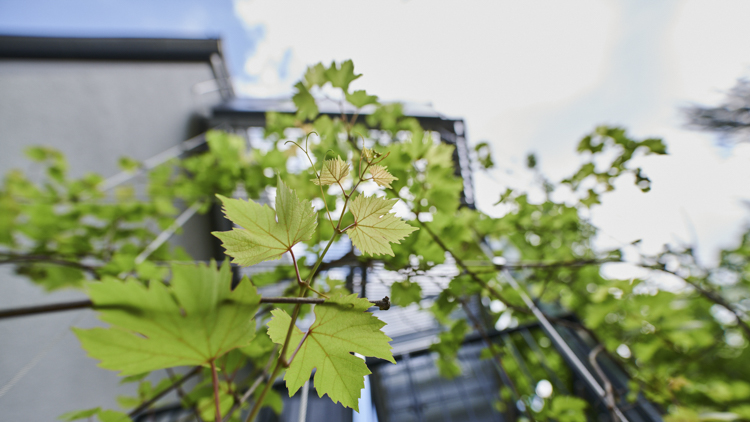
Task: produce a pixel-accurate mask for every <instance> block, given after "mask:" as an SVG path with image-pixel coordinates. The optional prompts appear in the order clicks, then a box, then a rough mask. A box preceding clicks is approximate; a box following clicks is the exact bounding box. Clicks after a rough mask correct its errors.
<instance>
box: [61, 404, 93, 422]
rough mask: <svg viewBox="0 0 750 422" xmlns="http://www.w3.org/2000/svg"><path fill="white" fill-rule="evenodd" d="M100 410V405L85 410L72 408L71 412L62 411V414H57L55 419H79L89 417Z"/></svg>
mask: <svg viewBox="0 0 750 422" xmlns="http://www.w3.org/2000/svg"><path fill="white" fill-rule="evenodd" d="M100 410H101V407H95V408H93V409H85V410H73V411H72V412H66V413H63V414H62V415H60V416H58V417H57V419H60V420H61V421H65V422H71V421H77V420H79V419H86V418H90V417H91V416H94V415H96V414H98V413H99V411H100Z"/></svg>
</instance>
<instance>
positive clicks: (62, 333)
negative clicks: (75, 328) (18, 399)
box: [0, 313, 87, 398]
mask: <svg viewBox="0 0 750 422" xmlns="http://www.w3.org/2000/svg"><path fill="white" fill-rule="evenodd" d="M86 315H87V314H86V313H81V314H80V315H78V316H76V317H75V319H73V321H72V322H71V323H70V325H76V324H78V323H79V322H80V321H81V319H83V317H84V316H86ZM70 325H69V326H66V327H65V328H64V329H63V330H62V331H60V332H59V333H58V334H57V335H56V336H55V337H53V338H52V340H50V341H49V342H48V343H47V345H46V346H45V347H44V349H42V350H41V351H40V352H39V353H37V354H36V356H34V357H33V358H32V359H31V360H30V361H29V363H27V364H26V365H24V366H23V368H21V370H20V371H18V373H17V374H16V375H15V376H14V377H13V378H11V379H10V381H8V382H7V383H6V384H5V385H4V386H3V387H2V388H0V398H2V397H3V396H4V395H5V394H6V393H8V391H10V390H11V388H13V387H14V386H15V385H16V384H18V382H19V381H21V380H22V379H23V377H25V376H26V374H28V373H29V371H31V370H32V369H34V367H35V366H36V365H37V364H38V363H39V362H40V361H41V360H42V359H44V357H45V356H47V354H48V353H49V352H50V351H52V349H53V348H54V347H55V346H57V344H58V343H60V341H62V339H63V337H65V335H66V334H68V330H69V328H70Z"/></svg>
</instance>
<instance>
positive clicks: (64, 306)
mask: <svg viewBox="0 0 750 422" xmlns="http://www.w3.org/2000/svg"><path fill="white" fill-rule="evenodd" d="M324 302H325V299H321V298H309V297H262V298H260V303H291V304H300V305H319V304H321V303H324ZM370 303H372V305H373V306H377V307H378V308H380V310H383V311H385V310H388V309H389V308H390V307H391V301H390V299H389V298H388V296H386V297H384V298H383V299H380V300H370ZM88 308H92V309H107V308H112V306H96V305H94V303H93V302H92V301H90V300H80V301H77V302H65V303H55V304H52V305H40V306H29V307H24V308H14V309H6V310H0V319H5V318H14V317H20V316H29V315H38V314H46V313H51V312H61V311H71V310H76V309H88Z"/></svg>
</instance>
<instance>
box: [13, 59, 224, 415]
mask: <svg viewBox="0 0 750 422" xmlns="http://www.w3.org/2000/svg"><path fill="white" fill-rule="evenodd" d="M213 79H214V76H213V73H212V72H211V68H210V67H209V65H208V64H207V63H154V62H142V63H137V62H99V61H43V60H0V174H3V175H4V174H5V173H7V172H8V171H9V170H10V169H11V168H20V169H22V170H26V171H28V170H30V169H32V166H31V165H30V164H29V162H28V161H27V160H25V159H24V158H23V149H24V148H25V147H27V146H30V145H40V144H42V145H49V146H53V147H55V148H57V149H59V150H61V151H62V152H64V153H65V155H66V156H67V157H68V160H69V162H70V167H71V175H72V176H80V175H82V174H84V173H85V172H90V171H93V172H98V173H100V174H102V175H103V176H105V177H107V176H111V175H113V174H115V173H117V172H118V171H119V169H118V168H117V160H118V158H119V157H120V156H123V155H127V156H130V157H132V158H135V159H137V160H144V159H147V158H149V157H152V156H154V155H156V154H157V153H159V152H161V151H164V150H166V149H167V148H169V147H172V146H174V145H176V144H178V143H179V142H181V141H183V140H185V139H187V138H188V137H189V136H192V135H195V133H194V132H195V130H196V128H195V127H194V126H195V125H194V124H193V123H192V122H193V121H194V120H195V117H196V116H200V115H206V114H207V113H208V112H209V109H210V107H211V106H213V105H214V104H216V103H217V102H218V101H219V100H220V98H219V94H218V92H217V91H211V86H212V83H211V80H213ZM208 231H209V225H208V223H207V219H205V218H200V217H194V218H193V219H192V220H191V221H190V222H189V223H188V225H187V226H186V227H185V232H184V233H185V234H183V235H182V236H181V237H178V238H177V239H175V243H178V244H182V245H184V246H186V247H187V249H188V252H190V253H191V254H192V255H193V256H194V257H196V258H198V259H203V258H205V257H208V256H210V252H211V251H210V250H209V247H208V245H209V242H207V241H206V239H207V236H208ZM82 297H83V294H82V293H80V292H75V291H64V292H56V293H52V294H47V293H45V292H43V291H42V290H41V289H39V288H38V287H36V286H35V285H33V284H32V283H30V282H29V281H27V280H25V279H23V278H20V277H17V276H15V275H14V274H13V273H12V270H11V268H9V267H3V268H0V308H10V307H18V306H28V305H35V304H41V303H56V302H62V301H67V300H71V299H78V298H82ZM96 324H97V320H96V318H95V315H94V313H93V312H92V311H88V310H85V311H75V312H65V313H58V314H51V315H44V316H35V317H25V318H17V319H11V320H4V321H0V415H2V416H0V419H2V420H9V421H10V420H13V421H52V420H55V419H56V418H57V416H58V415H60V414H61V413H63V412H66V411H70V410H75V409H83V408H90V407H96V406H102V407H104V408H113V409H117V404H116V401H115V398H116V396H117V395H119V394H131V393H133V390H134V385H127V386H119V385H118V382H119V379H118V377H117V376H116V375H115V373H114V372H111V371H106V370H103V369H99V368H98V367H97V366H96V362H95V361H94V360H93V359H90V358H88V357H86V355H85V352H84V351H83V350H82V349H81V348H80V346H79V344H78V340H77V339H76V338H75V336H74V335H73V334H72V333H71V332H70V330H69V327H70V326H71V325H75V326H78V327H90V326H93V325H96ZM158 375H159V377H161V376H162V374H158ZM9 385H12V387H11V388H8V386H9Z"/></svg>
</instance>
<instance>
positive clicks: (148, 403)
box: [128, 366, 201, 418]
mask: <svg viewBox="0 0 750 422" xmlns="http://www.w3.org/2000/svg"><path fill="white" fill-rule="evenodd" d="M200 370H201V367H200V366H196V367H195V368H193V369H192V370H191V371H190V372H188V373H187V374H185V375H183V376H182V378H180V379H179V380H178V381H176V382H174V383H172V385H170V386H169V387H167V388H165V389H164V390H162V391H161V392H159V394H157V395H155V396H154V397H151V398H150V399H149V400H146V401H145V402H143V403H141V405H140V406H138V407H136V408H135V409H133V410H131V411H130V413H129V414H128V416H130V417H131V418H133V417H135V416H138V415H139V414H140V413H142V412H143V411H144V410H146V409H148V408H149V407H151V405H153V404H154V403H156V402H157V401H159V399H161V398H162V397H164V396H166V395H167V393H169V392H170V391H172V390H173V389H175V388H178V387H180V386H181V385H182V384H184V383H185V381H187V380H188V379H190V378H192V377H193V376H195V375H197V374H198V373H200Z"/></svg>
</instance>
